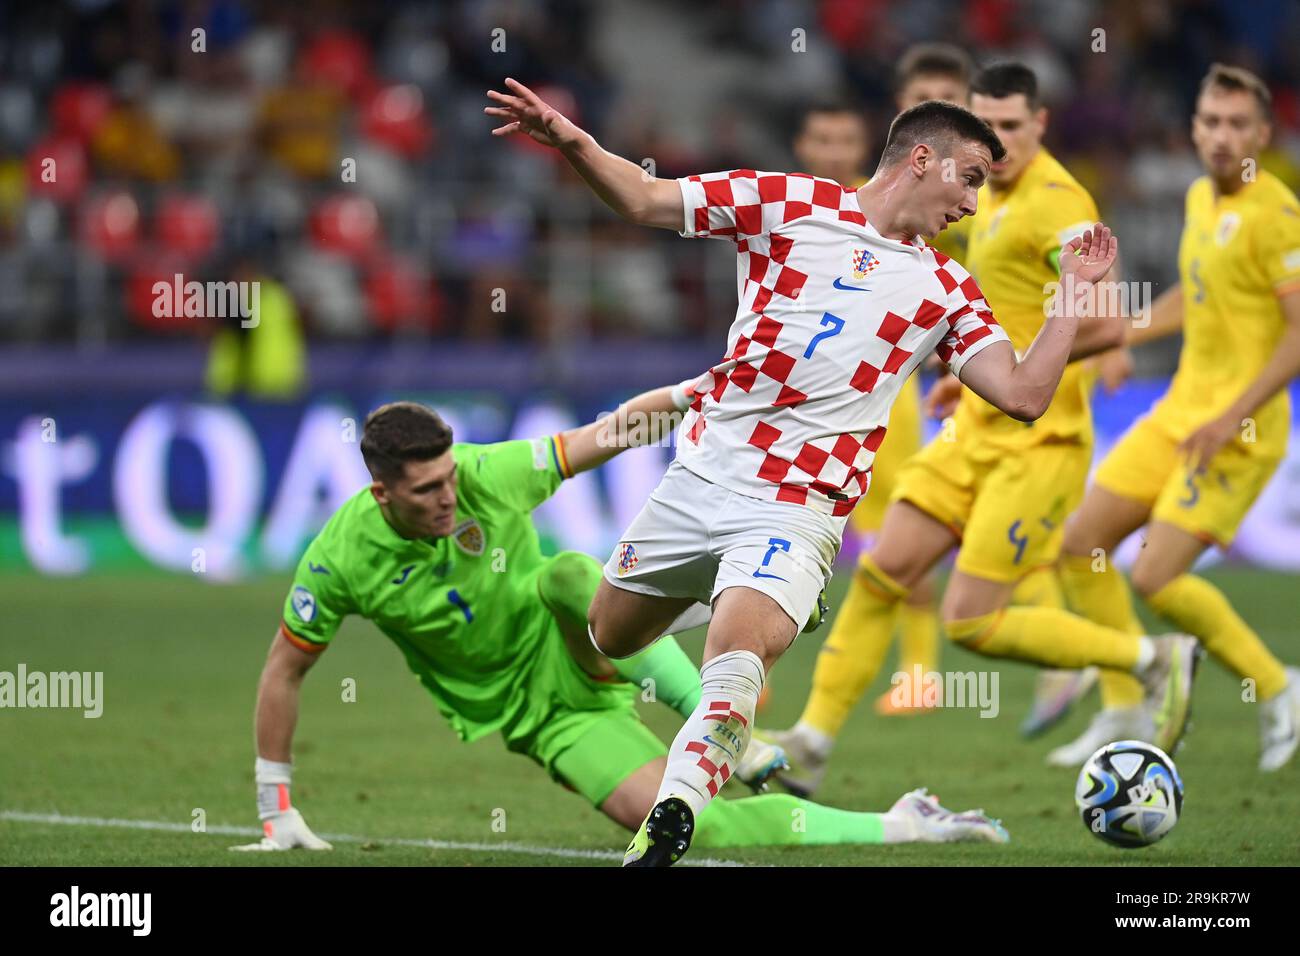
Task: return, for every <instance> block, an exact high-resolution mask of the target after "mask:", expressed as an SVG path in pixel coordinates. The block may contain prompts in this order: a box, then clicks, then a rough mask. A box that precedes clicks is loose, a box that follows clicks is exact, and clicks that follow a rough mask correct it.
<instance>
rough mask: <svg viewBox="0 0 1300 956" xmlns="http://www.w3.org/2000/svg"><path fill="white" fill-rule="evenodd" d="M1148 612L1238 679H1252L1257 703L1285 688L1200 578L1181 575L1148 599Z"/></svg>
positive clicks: (1282, 677) (1278, 669) (1263, 652)
mask: <svg viewBox="0 0 1300 956" xmlns="http://www.w3.org/2000/svg"><path fill="white" fill-rule="evenodd" d="M1147 603H1148V604H1149V605H1151V609H1152V610H1153V611H1155V612H1156V613H1157V614H1159V615H1161V616H1162V617H1166V618H1168V619H1169V620H1171V621H1173V622H1174V624H1176V625H1177V626H1178V627H1179V629H1180V630H1184V631H1186V632H1187V633H1188V634H1193V635H1195V636H1196V637H1197V638H1199V639H1200V642H1201V643H1202V644H1204V645H1205V649H1206V650H1208V651H1209V652H1210V653H1211V654H1213V655H1214V656H1215V657H1217V658H1218V659H1219V660H1220V661H1221V662H1222V663H1223V665H1224V666H1225V667H1227V668H1228V669H1229V670H1231V671H1232V672H1233V673H1235V674H1236V675H1237V676H1238V677H1242V678H1252V679H1253V680H1254V681H1255V690H1256V692H1257V694H1258V698H1259V700H1268V699H1270V698H1272V697H1275V696H1277V694H1279V693H1280V692H1281V691H1282V689H1283V688H1284V687H1286V670H1285V668H1283V666H1282V662H1281V661H1279V660H1278V659H1277V658H1276V657H1274V656H1273V653H1272V652H1271V651H1270V650H1269V649H1268V648H1267V647H1265V646H1264V642H1263V641H1261V640H1260V639H1259V635H1258V634H1256V633H1255V632H1254V631H1253V630H1251V628H1250V625H1248V624H1247V623H1246V622H1245V621H1243V620H1242V619H1241V617H1240V615H1238V614H1237V612H1236V611H1234V610H1233V609H1232V605H1231V604H1229V603H1228V599H1227V598H1226V597H1225V596H1224V594H1223V592H1222V591H1220V590H1219V589H1218V588H1216V587H1215V586H1214V585H1213V584H1211V583H1210V582H1209V581H1207V580H1205V578H1198V577H1197V576H1196V575H1194V574H1183V575H1180V576H1178V577H1176V578H1174V579H1173V580H1172V581H1170V582H1169V583H1168V584H1166V585H1165V586H1164V587H1162V588H1161V589H1160V590H1159V591H1157V592H1156V593H1155V594H1152V595H1151V596H1150V597H1148V598H1147Z"/></svg>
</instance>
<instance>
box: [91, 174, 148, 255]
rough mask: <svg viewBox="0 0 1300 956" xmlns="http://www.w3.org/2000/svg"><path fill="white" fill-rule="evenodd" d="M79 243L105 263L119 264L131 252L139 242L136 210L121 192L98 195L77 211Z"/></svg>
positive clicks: (133, 200) (137, 212)
mask: <svg viewBox="0 0 1300 956" xmlns="http://www.w3.org/2000/svg"><path fill="white" fill-rule="evenodd" d="M80 235H81V239H82V241H83V242H85V243H86V244H87V245H88V246H90V248H91V249H92V250H93V251H94V252H95V253H96V254H97V255H99V256H100V257H101V258H102V259H104V260H106V261H108V262H121V261H123V260H124V259H126V258H127V257H129V256H130V255H131V254H132V253H133V252H135V249H136V246H137V244H138V243H139V240H140V207H139V206H138V205H136V201H135V197H134V196H132V195H131V194H130V193H129V192H127V191H125V190H121V189H119V190H114V191H112V192H107V193H102V194H100V195H98V196H95V197H94V198H92V199H90V200H89V201H88V202H86V203H85V204H84V205H83V206H82V209H81V225H80Z"/></svg>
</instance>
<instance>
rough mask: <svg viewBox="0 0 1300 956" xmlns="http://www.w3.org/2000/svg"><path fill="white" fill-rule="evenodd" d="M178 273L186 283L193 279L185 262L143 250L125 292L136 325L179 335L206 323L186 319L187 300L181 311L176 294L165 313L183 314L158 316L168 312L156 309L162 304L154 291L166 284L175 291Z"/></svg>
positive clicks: (129, 311) (151, 250)
mask: <svg viewBox="0 0 1300 956" xmlns="http://www.w3.org/2000/svg"><path fill="white" fill-rule="evenodd" d="M177 273H181V276H182V280H183V281H187V280H189V279H190V278H193V277H191V276H187V275H185V262H184V261H183V260H181V259H178V258H176V257H174V256H170V255H168V254H166V253H164V252H163V251H162V250H160V249H156V248H149V249H141V251H140V253H139V255H138V256H136V257H135V259H134V260H133V265H132V266H131V270H130V274H129V275H128V277H127V280H126V283H125V286H124V288H123V293H124V298H125V300H126V302H125V305H126V311H127V314H128V315H129V316H130V317H131V321H132V322H133V323H135V324H136V325H138V326H140V327H142V328H145V329H151V330H154V331H159V332H175V331H179V330H183V329H191V328H194V327H196V326H197V325H198V324H199V323H200V322H202V321H204V320H202V319H195V318H185V316H184V308H183V304H184V300H183V299H182V302H181V306H182V307H181V308H180V309H177V308H176V305H177V303H176V301H175V298H176V297H175V295H174V294H172V295H171V297H170V301H169V302H168V308H167V309H166V310H165V311H171V312H173V313H175V312H177V311H179V312H181V315H179V316H178V315H175V314H173V315H171V316H165V315H158V314H156V313H157V312H160V311H164V310H163V309H157V308H155V305H156V303H157V301H158V295H157V294H156V293H155V291H154V285H155V283H158V282H165V283H166V284H167V286H168V288H169V289H174V287H175V278H176V274H177ZM182 288H183V286H182ZM182 294H183V293H182Z"/></svg>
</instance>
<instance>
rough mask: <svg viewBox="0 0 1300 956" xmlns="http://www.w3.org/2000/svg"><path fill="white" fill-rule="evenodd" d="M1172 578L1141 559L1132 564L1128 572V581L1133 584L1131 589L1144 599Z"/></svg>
mask: <svg viewBox="0 0 1300 956" xmlns="http://www.w3.org/2000/svg"><path fill="white" fill-rule="evenodd" d="M1171 580H1172V578H1171V577H1170V576H1169V574H1168V573H1167V572H1165V571H1164V570H1163V569H1161V568H1156V567H1154V566H1152V565H1151V564H1148V563H1146V562H1144V561H1142V560H1141V559H1139V560H1138V562H1137V564H1135V565H1134V566H1133V570H1132V571H1131V572H1130V574H1129V581H1130V583H1131V584H1132V585H1133V591H1134V592H1135V593H1136V594H1137V595H1138V596H1139V597H1141V598H1143V599H1144V600H1145V599H1146V598H1149V597H1150V596H1151V595H1153V594H1155V593H1156V592H1157V591H1159V590H1160V589H1161V588H1163V587H1164V586H1165V585H1166V584H1168V583H1169V582H1170V581H1171Z"/></svg>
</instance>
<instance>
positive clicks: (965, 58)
mask: <svg viewBox="0 0 1300 956" xmlns="http://www.w3.org/2000/svg"><path fill="white" fill-rule="evenodd" d="M974 70H975V64H974V63H973V62H972V61H971V58H970V54H968V53H967V52H966V51H965V50H963V49H962V48H961V47H959V46H953V45H952V44H951V43H917V44H915V45H913V46H910V47H908V48H907V50H905V51H904V53H903V56H902V58H901V59H900V60H899V61H898V67H897V69H896V70H895V71H894V89H896V90H901V89H902V88H903V87H905V86H907V84H908V83H910V82H912V80H914V79H915V78H916V77H918V76H950V77H952V78H953V79H954V80H957V81H958V82H959V83H962V84H965V85H967V86H969V85H970V77H971V73H973V72H974Z"/></svg>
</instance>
